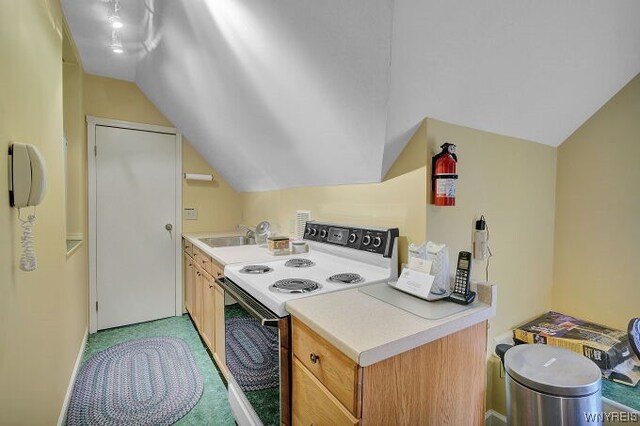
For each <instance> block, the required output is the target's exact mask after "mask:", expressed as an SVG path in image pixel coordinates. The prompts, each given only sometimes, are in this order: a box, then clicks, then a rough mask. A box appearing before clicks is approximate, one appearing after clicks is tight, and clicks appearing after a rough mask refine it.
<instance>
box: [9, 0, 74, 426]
mask: <svg viewBox="0 0 640 426" xmlns="http://www.w3.org/2000/svg"><path fill="white" fill-rule="evenodd" d="M62 25H63V24H62V14H61V11H60V7H59V4H58V3H57V2H56V1H53V0H52V1H41V0H22V1H3V2H1V3H0V57H1V58H2V61H3V66H2V67H0V92H1V93H2V96H0V144H2V149H1V151H2V152H3V153H4V154H3V155H6V152H7V147H8V145H9V144H10V143H11V142H13V141H20V142H24V143H31V144H34V145H36V146H37V147H38V149H39V150H40V151H41V152H42V154H43V156H44V159H45V161H46V164H47V168H48V173H49V192H48V193H47V195H46V197H45V199H44V201H43V202H42V204H41V205H40V206H38V208H37V211H36V213H37V218H38V219H37V222H36V225H35V230H34V235H35V250H36V254H37V259H38V269H37V270H36V271H34V272H28V273H27V272H23V271H21V270H19V269H18V265H19V256H20V230H21V228H20V222H19V220H18V211H17V210H16V209H13V208H10V207H9V204H8V202H7V200H6V198H4V197H3V198H4V200H3V201H2V202H0V424H3V425H5V424H7V425H20V424H25V425H50V424H54V423H55V422H56V421H57V419H58V415H59V412H60V408H61V405H62V402H63V399H64V395H65V392H66V389H67V385H68V381H69V377H70V375H71V371H72V369H73V365H74V363H75V360H76V357H77V355H78V350H79V348H80V345H81V342H82V338H83V336H84V333H85V330H86V326H87V312H86V311H87V301H86V285H87V284H86V257H83V256H84V255H83V254H82V253H81V252H76V254H74V255H73V256H71V257H70V258H69V259H68V260H67V258H66V246H65V227H66V226H65V223H66V219H65V210H66V208H65V196H64V191H65V188H64V178H63V145H62V135H63V106H62V96H63V88H62V83H63V76H62ZM7 176H8V171H7V161H6V157H3V158H2V161H0V188H3V189H2V191H6V188H7V185H8V182H7V179H8V178H7ZM5 195H6V192H5ZM25 213H26V212H25Z"/></svg>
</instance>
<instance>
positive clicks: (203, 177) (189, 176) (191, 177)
mask: <svg viewBox="0 0 640 426" xmlns="http://www.w3.org/2000/svg"><path fill="white" fill-rule="evenodd" d="M184 178H185V179H186V180H208V181H212V180H213V176H212V175H201V174H197V173H185V174H184Z"/></svg>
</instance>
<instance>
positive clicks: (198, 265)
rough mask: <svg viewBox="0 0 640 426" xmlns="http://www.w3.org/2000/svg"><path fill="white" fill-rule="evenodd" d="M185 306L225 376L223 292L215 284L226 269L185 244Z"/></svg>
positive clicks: (187, 243)
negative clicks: (216, 279)
mask: <svg viewBox="0 0 640 426" xmlns="http://www.w3.org/2000/svg"><path fill="white" fill-rule="evenodd" d="M183 247H184V282H185V285H184V289H185V290H184V291H185V295H184V304H185V308H186V310H187V312H188V313H189V315H190V316H191V319H192V320H193V323H194V324H195V326H196V329H197V330H198V332H199V333H200V336H201V337H202V340H204V342H205V343H206V345H207V346H208V347H209V350H210V351H211V353H212V354H213V359H214V361H215V362H216V364H217V365H218V368H220V370H221V371H222V373H223V374H224V375H225V376H226V375H227V369H226V366H225V337H224V291H223V290H222V288H221V287H220V286H219V285H218V284H217V283H216V282H215V278H214V277H216V278H220V277H222V276H223V266H222V265H220V264H219V263H218V262H216V261H215V260H214V259H212V258H211V257H209V256H208V255H207V254H206V253H204V252H202V251H201V250H199V249H198V248H197V247H194V246H193V245H192V244H191V243H190V242H188V241H187V240H183Z"/></svg>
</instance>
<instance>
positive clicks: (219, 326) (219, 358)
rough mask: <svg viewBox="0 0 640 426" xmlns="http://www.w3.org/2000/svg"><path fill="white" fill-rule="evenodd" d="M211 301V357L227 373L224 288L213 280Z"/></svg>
mask: <svg viewBox="0 0 640 426" xmlns="http://www.w3.org/2000/svg"><path fill="white" fill-rule="evenodd" d="M213 292H214V296H213V299H214V300H213V303H214V306H215V307H214V315H215V321H214V327H215V332H214V339H215V344H214V347H215V350H214V352H213V357H214V359H215V360H216V363H217V364H218V367H219V368H220V370H221V371H222V373H223V374H224V375H225V376H226V375H227V367H226V364H225V362H226V360H225V346H224V345H225V338H224V290H222V287H220V286H219V285H218V284H216V283H215V282H214V284H213Z"/></svg>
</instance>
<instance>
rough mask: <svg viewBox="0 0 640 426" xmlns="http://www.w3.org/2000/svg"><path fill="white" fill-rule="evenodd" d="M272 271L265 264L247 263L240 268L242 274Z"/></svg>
mask: <svg viewBox="0 0 640 426" xmlns="http://www.w3.org/2000/svg"><path fill="white" fill-rule="evenodd" d="M271 271H273V268H269V267H268V266H267V265H247V266H245V267H244V268H242V269H240V272H241V273H243V274H266V273H267V272H271Z"/></svg>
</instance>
